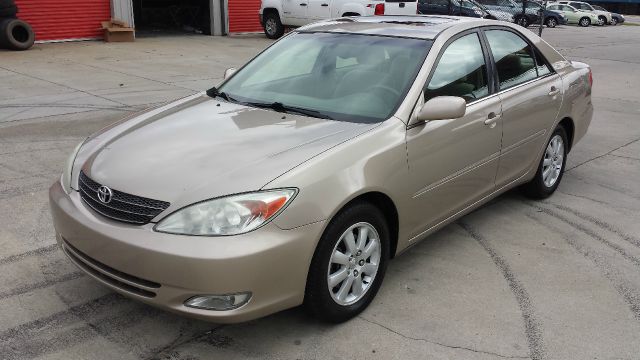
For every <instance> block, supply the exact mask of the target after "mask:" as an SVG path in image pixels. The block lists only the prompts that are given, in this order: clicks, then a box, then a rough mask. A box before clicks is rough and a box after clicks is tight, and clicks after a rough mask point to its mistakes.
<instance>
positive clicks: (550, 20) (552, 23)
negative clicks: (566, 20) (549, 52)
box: [546, 17, 558, 28]
mask: <svg viewBox="0 0 640 360" xmlns="http://www.w3.org/2000/svg"><path fill="white" fill-rule="evenodd" d="M546 23H547V27H549V28H554V27H556V26H557V25H558V20H556V18H554V17H550V18H547V21H546Z"/></svg>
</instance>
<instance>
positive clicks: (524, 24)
mask: <svg viewBox="0 0 640 360" xmlns="http://www.w3.org/2000/svg"><path fill="white" fill-rule="evenodd" d="M516 24H518V25H520V26H522V27H523V28H526V27H528V26H529V19H527V17H526V16H518V17H517V18H516Z"/></svg>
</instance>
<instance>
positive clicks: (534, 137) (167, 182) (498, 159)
mask: <svg viewBox="0 0 640 360" xmlns="http://www.w3.org/2000/svg"><path fill="white" fill-rule="evenodd" d="M386 18H387V17H385V19H386ZM379 19H380V18H378V20H376V19H375V18H373V19H372V18H369V19H362V20H357V21H360V22H362V23H358V22H356V23H353V22H349V23H346V22H341V21H336V22H324V23H319V24H316V25H313V26H307V27H305V28H303V29H301V30H300V31H306V30H308V29H316V30H318V29H320V30H322V31H353V32H363V33H375V34H388V35H396V36H400V35H398V34H403V33H406V34H409V35H411V36H419V35H420V34H422V36H423V37H425V38H432V37H433V36H435V34H437V33H438V31H439V32H440V34H439V35H438V36H437V38H436V39H435V41H434V44H433V47H432V50H431V51H430V53H429V55H428V56H427V58H426V60H425V63H424V65H423V67H422V69H421V70H420V72H419V74H418V75H417V78H416V80H415V83H414V84H413V86H412V87H411V90H410V91H409V93H408V94H407V96H406V98H405V99H404V101H403V102H402V104H401V105H400V106H399V108H398V110H397V112H396V114H395V115H394V116H392V117H391V118H389V119H388V120H386V121H384V122H382V123H379V124H355V123H346V122H336V121H329V120H322V119H314V118H309V117H303V116H296V115H286V116H284V115H283V114H282V113H277V112H272V111H268V110H262V109H254V108H249V107H244V106H241V105H238V104H231V103H227V102H224V101H218V100H217V99H211V98H208V97H206V96H204V95H203V94H196V95H193V96H191V97H187V98H185V99H181V100H178V101H176V102H174V103H172V104H168V105H165V106H161V107H159V108H157V109H155V110H152V111H149V112H146V113H143V114H140V115H138V116H135V117H133V118H131V119H128V120H126V121H123V122H120V123H117V124H114V125H112V126H110V127H108V128H106V129H104V130H102V131H101V132H99V133H98V134H96V135H94V136H92V137H90V138H89V139H88V141H87V142H86V143H85V144H84V146H83V147H82V148H81V150H80V152H79V153H78V156H77V158H76V161H75V166H74V170H73V174H72V183H71V184H72V188H73V189H77V182H78V174H79V171H80V169H83V170H84V171H85V172H86V173H87V174H88V175H89V176H90V177H92V178H93V179H94V180H95V181H98V182H100V183H102V184H106V185H108V186H110V187H112V188H114V189H117V190H120V191H124V192H127V193H131V194H136V195H139V196H145V197H149V198H154V199H159V200H164V201H168V202H170V203H171V206H170V207H169V208H168V209H167V210H165V211H164V212H163V213H161V214H160V215H159V216H158V217H156V218H155V219H154V220H153V222H154V223H155V222H157V221H159V220H160V219H162V218H163V217H165V216H166V215H168V214H170V213H171V212H173V211H175V210H178V209H180V208H182V207H184V206H187V205H190V204H193V203H195V202H198V201H202V200H205V199H210V198H214V197H218V196H224V195H229V194H234V193H240V192H247V191H256V190H260V189H271V188H285V187H286V188H290V187H295V188H298V189H299V193H298V195H297V196H296V198H295V199H294V200H293V201H292V203H291V204H290V205H289V206H288V207H287V208H286V209H285V210H284V211H283V212H282V213H281V214H280V215H278V216H277V217H276V218H275V219H274V220H273V221H272V222H271V223H269V224H267V225H266V226H263V227H262V228H260V229H258V230H256V231H253V232H250V233H247V234H243V235H238V236H232V237H195V236H178V235H170V234H162V233H157V232H154V231H153V229H152V228H153V225H154V224H153V223H151V224H147V225H144V226H133V225H127V224H122V223H118V222H115V221H112V220H109V219H106V218H104V217H102V216H100V215H98V214H96V213H94V212H93V211H92V210H90V209H89V208H88V207H87V206H86V205H85V204H84V203H83V202H82V200H81V199H80V197H79V195H78V192H77V191H76V190H74V191H71V194H67V193H65V191H64V190H63V189H62V187H61V186H60V183H59V182H58V183H56V184H54V185H53V186H52V187H51V190H50V198H51V207H52V214H53V219H54V224H55V227H56V232H57V236H58V241H59V242H60V243H61V245H62V246H63V247H64V246H65V245H63V244H64V241H67V242H68V243H69V244H71V245H72V246H73V247H74V248H75V249H77V250H78V251H81V252H82V253H84V254H86V255H87V256H88V257H90V258H92V259H94V260H95V261H98V262H100V263H103V264H105V265H106V266H108V267H110V268H113V269H117V270H118V271H120V272H123V273H126V274H129V275H131V276H136V277H139V278H143V279H146V280H149V281H154V282H157V283H159V284H160V288H157V289H152V290H153V291H154V292H155V293H156V294H157V295H156V297H154V298H147V297H143V296H140V295H136V294H134V293H131V292H130V291H127V290H126V288H125V287H122V286H118V285H117V284H115V285H114V283H112V282H111V283H110V282H109V281H106V280H105V279H104V278H103V277H102V275H99V274H98V275H96V274H97V273H91V271H92V270H87V269H88V268H87V266H88V265H87V264H84V265H83V264H81V263H79V262H78V260H77V258H75V260H73V261H74V262H76V264H77V265H79V266H80V267H81V268H83V269H85V271H87V272H89V273H90V274H91V276H93V277H95V278H96V279H98V280H99V281H102V282H103V283H106V284H107V285H109V286H110V287H111V288H113V289H115V290H116V291H119V292H121V293H124V294H126V295H128V296H131V297H134V298H136V299H139V300H141V301H145V302H147V303H150V304H153V305H156V306H160V307H162V308H165V309H168V310H171V311H177V312H180V313H184V314H187V315H190V316H195V317H199V318H203V319H207V320H211V321H216V322H238V321H245V320H249V319H253V318H256V317H260V316H264V315H267V314H270V313H273V312H276V311H279V310H282V309H285V308H289V307H293V306H296V305H299V304H301V303H302V301H303V299H304V288H305V282H306V276H307V271H308V267H309V264H310V262H311V257H312V256H313V253H314V250H315V248H316V245H317V242H318V240H319V238H320V236H321V234H322V232H323V231H324V228H325V226H326V224H327V223H328V222H329V221H330V220H331V218H332V217H333V216H334V215H335V214H336V213H337V212H339V211H340V209H342V208H343V207H344V206H345V205H346V204H347V203H348V202H350V201H352V200H353V199H355V198H356V197H358V196H361V195H366V194H369V193H372V192H375V193H379V194H383V195H384V196H386V197H388V198H389V199H390V200H391V201H392V202H393V204H394V207H395V209H396V211H397V213H398V217H399V227H398V229H399V230H398V233H397V234H396V235H397V248H396V253H399V252H401V251H404V250H405V249H407V248H408V247H409V246H411V245H413V244H415V243H416V242H417V240H420V239H422V238H424V237H425V236H427V235H428V234H430V233H432V232H433V231H435V230H437V229H439V228H440V227H442V226H444V225H446V224H447V223H449V222H451V221H453V220H455V219H456V218H458V217H460V216H462V215H464V214H465V213H467V212H469V211H471V210H472V209H474V208H476V207H478V206H480V205H481V204H483V203H484V202H486V201H488V200H489V199H491V198H493V197H495V196H497V195H498V194H500V193H502V192H504V191H506V190H508V189H510V188H512V187H514V186H517V185H519V184H522V183H524V182H527V181H528V180H530V179H531V178H532V177H533V176H534V174H535V171H536V168H537V164H538V163H539V161H540V158H541V156H542V152H543V149H544V144H546V142H547V140H548V138H549V136H550V133H551V131H552V130H553V129H554V127H555V126H556V124H557V123H558V122H559V121H560V120H561V119H563V118H565V117H569V118H571V119H572V122H573V124H574V126H575V134H574V136H573V143H574V144H575V142H577V141H578V140H580V138H582V136H583V135H584V134H585V132H586V130H587V127H588V126H589V122H590V120H591V116H592V113H593V107H592V104H591V96H590V88H589V86H588V83H587V76H588V75H587V74H588V69H587V67H586V65H584V64H581V63H574V64H571V63H570V62H568V61H567V60H566V59H564V58H563V57H562V56H561V55H560V54H558V53H557V52H556V51H555V50H553V49H552V48H551V47H550V46H549V45H548V44H547V43H546V42H544V41H542V40H541V39H539V38H538V37H537V36H535V35H534V34H533V33H531V32H529V31H528V30H524V29H521V28H519V27H516V26H515V25H513V24H507V23H502V22H494V21H485V20H469V19H466V20H464V19H459V20H455V21H453V22H452V23H450V24H447V25H446V26H442V27H441V29H440V30H438V28H435V27H429V26H425V27H424V29H425V30H424V32H421V30H420V29H422V27H416V26H413V25H402V24H388V23H387V24H377V23H376V21H378V22H379V21H380V20H379ZM415 19H424V18H415ZM349 24H352V25H349ZM496 24H499V25H500V26H503V27H509V28H512V29H516V30H517V31H519V32H521V33H522V34H524V35H525V36H527V37H528V38H529V39H530V40H531V42H533V43H534V44H536V46H537V47H538V48H539V49H540V51H541V52H542V53H543V54H544V55H545V57H546V58H547V59H548V60H549V61H550V62H551V64H552V65H553V67H554V69H555V71H556V74H554V75H551V76H548V77H544V78H539V79H536V80H533V81H530V82H529V83H527V84H524V85H521V86H518V87H515V88H512V89H508V90H505V91H502V92H499V93H497V94H493V95H491V96H488V97H485V98H483V99H480V100H477V101H474V102H472V103H470V104H467V105H465V109H464V110H465V111H464V116H461V117H458V118H454V119H443V120H431V121H426V122H419V121H417V117H418V114H419V113H420V110H421V109H422V108H423V101H422V87H423V86H424V84H425V82H426V80H427V77H428V76H429V73H430V71H431V69H432V67H433V64H434V61H435V59H436V57H437V55H438V53H439V52H440V50H441V49H442V46H443V45H444V43H445V42H446V41H447V39H449V38H450V37H451V36H453V35H455V34H457V33H459V32H462V31H465V30H468V29H472V28H476V27H484V26H495V25H496ZM350 26H351V27H350ZM436 30H438V31H436ZM240 71H242V70H240ZM552 86H554V87H556V88H558V89H559V91H558V93H557V94H553V95H551V96H550V95H549V94H548V93H549V91H550V90H551V87H552ZM491 113H493V114H494V115H497V116H495V117H490V114H491ZM432 118H433V117H432ZM490 118H491V119H490ZM488 120H490V121H488ZM408 124H410V125H408ZM63 238H64V241H63ZM65 251H66V252H67V253H68V254H70V252H69V249H67V250H65ZM94 270H95V269H94ZM95 271H98V270H95ZM102 271H103V272H106V273H107V275H106V276H107V278H109V277H111V278H113V277H114V276H117V275H114V273H113V272H111V273H109V271H107V270H104V269H102ZM284 279H286V281H284ZM241 291H251V292H252V293H253V297H252V299H251V301H250V302H249V303H248V304H247V305H245V306H243V307H241V308H239V309H236V310H231V311H220V312H216V311H204V310H197V309H191V308H186V307H184V306H183V305H182V303H183V302H184V301H185V300H186V299H187V298H189V297H190V296H192V295H194V294H226V293H235V292H241Z"/></svg>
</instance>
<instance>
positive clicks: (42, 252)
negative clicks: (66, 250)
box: [0, 244, 58, 265]
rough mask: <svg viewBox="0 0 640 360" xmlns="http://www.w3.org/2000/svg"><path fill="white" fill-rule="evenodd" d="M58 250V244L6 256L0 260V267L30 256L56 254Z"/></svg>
mask: <svg viewBox="0 0 640 360" xmlns="http://www.w3.org/2000/svg"><path fill="white" fill-rule="evenodd" d="M57 250H58V244H51V245H47V246H43V247H40V248H37V249H34V250H29V251H26V252H23V253H20V254H15V255H11V256H7V257H5V258H2V259H0V265H6V264H10V263H13V262H16V261H20V260H22V259H24V258H27V257H31V256H44V255H48V254H50V253H53V252H56V251H57Z"/></svg>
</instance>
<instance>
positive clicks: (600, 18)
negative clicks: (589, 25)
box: [598, 15, 607, 26]
mask: <svg viewBox="0 0 640 360" xmlns="http://www.w3.org/2000/svg"><path fill="white" fill-rule="evenodd" d="M598 25H599V26H605V25H607V18H606V17H605V16H604V15H600V16H598Z"/></svg>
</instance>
